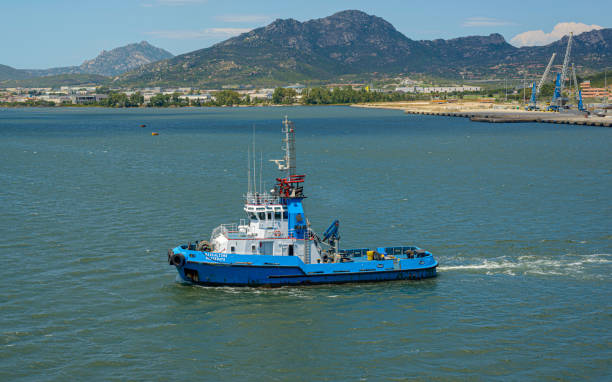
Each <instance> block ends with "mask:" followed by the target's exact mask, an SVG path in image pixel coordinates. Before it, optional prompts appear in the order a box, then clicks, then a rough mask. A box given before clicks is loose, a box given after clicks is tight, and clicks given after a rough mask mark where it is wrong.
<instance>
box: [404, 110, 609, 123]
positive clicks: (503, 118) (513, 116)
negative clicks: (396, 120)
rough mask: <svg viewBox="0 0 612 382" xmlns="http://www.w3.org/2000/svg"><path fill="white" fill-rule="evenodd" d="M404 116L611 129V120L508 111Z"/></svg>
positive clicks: (407, 112)
mask: <svg viewBox="0 0 612 382" xmlns="http://www.w3.org/2000/svg"><path fill="white" fill-rule="evenodd" d="M404 112H405V113H406V114H421V115H437V116H445V117H463V118H469V119H470V120H471V121H474V122H488V123H526V122H538V123H558V124H569V125H584V126H600V127H612V118H607V117H597V116H585V115H582V114H565V113H549V112H516V113H513V112H508V111H504V112H501V111H498V112H495V111H423V110H410V109H406V110H404Z"/></svg>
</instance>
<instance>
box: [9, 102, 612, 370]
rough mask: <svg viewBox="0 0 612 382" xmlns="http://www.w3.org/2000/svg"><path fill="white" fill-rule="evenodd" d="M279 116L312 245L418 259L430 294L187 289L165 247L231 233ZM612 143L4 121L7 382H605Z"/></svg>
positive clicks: (473, 134)
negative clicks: (408, 251) (411, 253)
mask: <svg viewBox="0 0 612 382" xmlns="http://www.w3.org/2000/svg"><path fill="white" fill-rule="evenodd" d="M285 115H288V116H289V118H290V119H291V120H293V121H294V122H295V124H296V139H297V168H298V172H299V173H304V174H306V183H305V194H306V195H307V196H308V198H307V199H306V200H305V202H304V205H305V209H306V213H307V214H308V217H309V220H310V222H311V225H312V228H313V229H315V230H317V231H318V232H322V231H323V230H324V229H325V228H326V227H327V226H328V225H329V224H330V223H331V222H332V221H333V220H334V219H336V218H338V219H339V220H340V229H341V241H340V244H341V247H343V248H356V247H357V248H359V247H370V246H371V247H374V246H399V245H417V246H419V247H422V248H425V249H427V250H429V251H431V252H432V253H434V255H435V257H436V259H437V260H438V261H439V264H440V266H439V268H438V277H437V278H435V279H428V280H423V281H398V282H387V283H376V284H347V285H327V286H315V287H283V288H278V289H265V288H229V287H228V288H210V287H208V288H207V287H197V286H189V285H185V284H183V283H181V282H179V281H178V279H177V272H176V269H175V268H174V267H170V266H168V264H167V261H166V252H167V249H168V248H171V247H174V246H176V245H178V244H184V243H187V242H190V241H191V242H194V241H195V240H201V239H208V238H209V237H210V232H211V231H212V229H214V228H215V227H216V226H217V225H219V224H221V223H235V222H238V221H239V219H241V218H244V212H243V210H242V207H243V198H242V197H243V194H244V193H245V191H246V188H247V150H248V148H249V147H250V146H251V145H252V139H253V132H255V135H254V137H255V145H256V152H257V154H256V156H257V158H258V161H257V166H256V167H257V172H258V174H257V184H258V187H259V188H260V189H266V190H267V189H270V188H272V186H273V183H274V178H275V177H277V176H279V175H280V173H279V172H278V171H277V170H276V169H275V168H274V164H273V163H271V162H270V161H269V160H270V159H280V158H282V156H283V153H282V152H281V150H280V149H281V120H282V119H283V118H284V117H285ZM141 124H145V125H146V127H140V125H141ZM152 132H157V133H159V135H158V136H152V134H151V133H152ZM611 144H612V130H610V129H606V128H601V127H584V126H567V125H552V124H531V123H526V124H481V123H473V122H470V121H469V120H467V119H462V118H447V117H428V116H416V115H405V114H403V113H402V112H400V111H386V110H367V109H357V108H349V107H290V108H280V107H278V108H277V107H274V108H201V109H200V108H198V109H193V108H190V109H133V110H116V109H101V108H91V109H90V108H55V109H0V218H1V219H0V233H1V235H0V249H1V254H2V255H1V256H2V257H1V258H2V262H3V265H2V267H0V330H1V333H0V379H1V380H4V381H9V380H11V381H67V380H121V381H123V380H209V381H218V380H237V381H261V380H288V381H295V380H305V381H306V380H307V381H310V380H330V381H337V380H349V381H354V380H369V381H378V380H405V379H411V378H418V379H428V380H429V379H438V380H452V379H457V378H459V379H470V380H472V379H483V380H543V379H569V380H581V379H585V378H586V379H594V380H605V379H610V378H612V366H611V365H612V349H611V347H612V334H611V333H612V330H611V329H612V276H611V271H612V151H611V149H610V148H611V147H612V145H611ZM260 170H263V171H262V172H261V174H262V176H261V182H260V180H259V177H260V175H259V174H260Z"/></svg>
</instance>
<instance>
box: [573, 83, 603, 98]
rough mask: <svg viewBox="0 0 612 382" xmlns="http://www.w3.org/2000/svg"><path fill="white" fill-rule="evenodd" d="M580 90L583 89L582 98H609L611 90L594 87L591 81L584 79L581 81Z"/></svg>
mask: <svg viewBox="0 0 612 382" xmlns="http://www.w3.org/2000/svg"><path fill="white" fill-rule="evenodd" d="M580 90H582V98H609V97H610V90H609V88H608V89H604V88H592V87H591V81H584V82H582V83H580Z"/></svg>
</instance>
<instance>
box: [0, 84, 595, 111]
mask: <svg viewBox="0 0 612 382" xmlns="http://www.w3.org/2000/svg"><path fill="white" fill-rule="evenodd" d="M398 82H399V81H398ZM400 84H401V85H405V86H402V87H397V88H394V89H395V90H394V91H396V92H404V93H421V94H430V93H461V92H477V91H480V90H481V88H480V87H479V86H464V85H462V86H459V85H456V86H422V83H421V84H418V83H417V82H416V81H413V80H411V79H403V80H402V81H401V82H400ZM418 85H420V86H418ZM583 85H585V86H586V83H583ZM394 86H396V85H394ZM325 87H326V88H328V89H337V88H347V87H351V88H352V89H353V90H363V91H367V92H377V93H378V92H380V93H383V92H391V90H389V88H392V87H387V88H374V87H372V86H371V85H368V84H365V83H336V84H329V85H326V86H325ZM230 88H231V89H232V90H231V91H234V92H236V93H238V94H239V95H240V97H241V98H242V99H243V100H245V99H248V100H250V101H251V102H262V103H267V102H270V101H272V99H273V94H274V90H275V89H274V88H254V87H248V86H241V85H228V86H224V87H223V89H222V90H220V89H214V90H213V89H198V88H192V87H176V88H161V87H145V88H111V89H108V88H106V89H105V90H102V89H100V88H99V87H95V86H89V85H77V86H61V87H59V88H4V89H0V102H16V103H24V102H36V101H45V102H53V103H55V104H56V105H65V104H75V105H87V104H94V103H99V102H100V101H101V100H104V99H105V98H108V94H103V93H108V92H109V91H110V92H120V93H125V94H126V95H127V96H128V97H129V96H131V95H133V94H134V93H137V92H138V93H140V94H141V95H142V96H143V99H144V104H145V105H146V104H149V103H150V100H151V98H153V97H155V96H157V95H160V94H162V95H166V96H168V95H171V96H176V97H178V98H179V99H181V100H185V101H188V104H204V103H207V102H214V101H216V94H217V92H219V91H223V90H229V89H230ZM283 88H285V89H293V90H295V92H296V96H295V100H296V101H299V100H300V99H301V98H302V93H303V92H304V91H305V90H307V87H306V86H305V85H302V84H292V85H286V86H283ZM589 94H591V93H589ZM595 94H598V93H595ZM585 96H586V95H585Z"/></svg>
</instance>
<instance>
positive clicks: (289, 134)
mask: <svg viewBox="0 0 612 382" xmlns="http://www.w3.org/2000/svg"><path fill="white" fill-rule="evenodd" d="M283 133H285V138H284V139H283V142H284V143H285V147H284V148H283V150H284V151H285V165H284V170H286V171H287V177H291V176H292V175H295V128H294V127H293V122H291V121H289V120H288V119H287V116H285V120H284V121H283Z"/></svg>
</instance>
